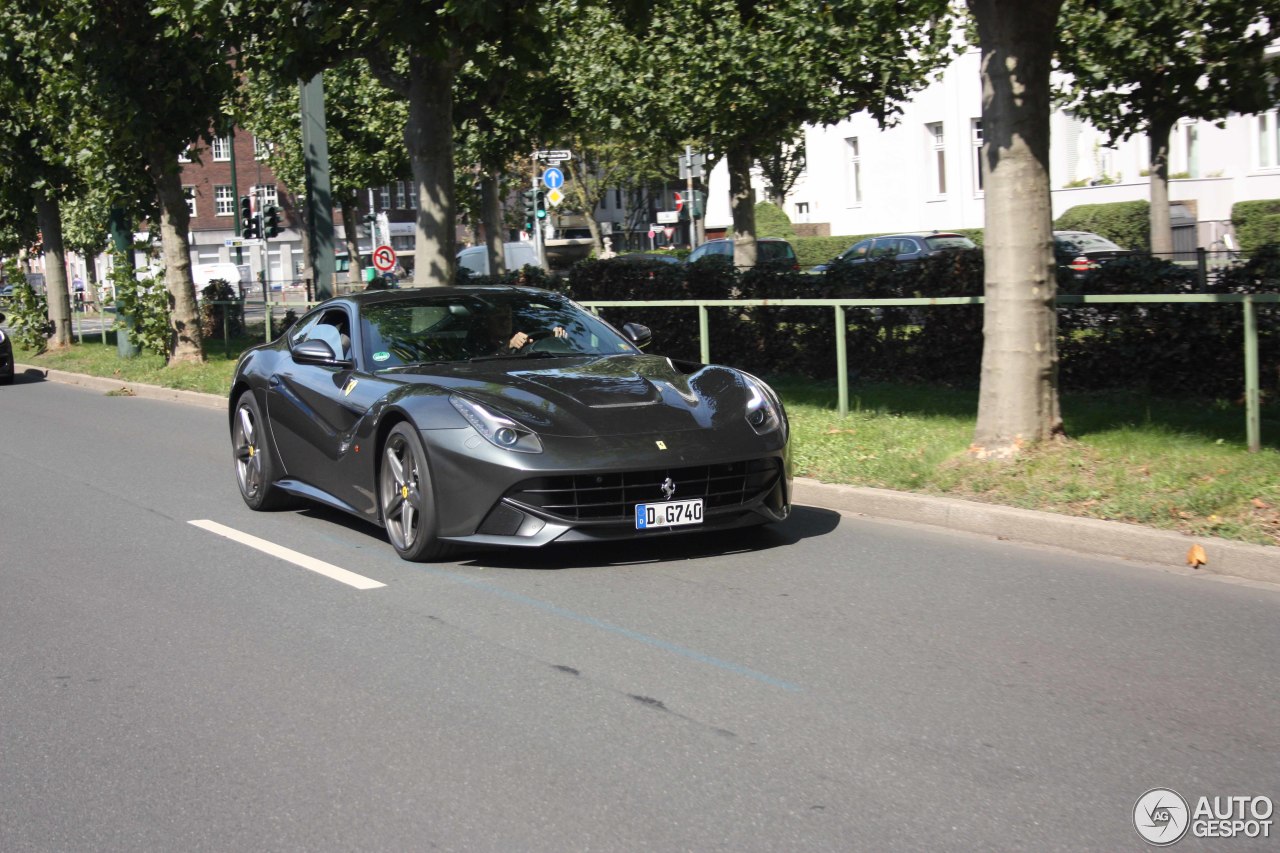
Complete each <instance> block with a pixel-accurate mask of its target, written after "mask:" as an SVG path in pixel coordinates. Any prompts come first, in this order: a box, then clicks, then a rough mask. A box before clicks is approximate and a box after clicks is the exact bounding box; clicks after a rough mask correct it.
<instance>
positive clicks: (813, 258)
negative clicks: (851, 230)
mask: <svg viewBox="0 0 1280 853" xmlns="http://www.w3.org/2000/svg"><path fill="white" fill-rule="evenodd" d="M861 239H863V238H861V237H792V238H791V245H792V246H794V247H795V249H796V259H797V260H798V261H799V263H800V268H801V269H805V268H806V267H811V266H813V265H814V264H825V263H827V262H828V261H830V260H831V259H832V258H834V257H835V256H836V255H838V254H840V253H841V252H843V251H844V250H845V249H847V248H849V247H850V246H852V245H853V244H854V243H856V242H858V241H859V240H861Z"/></svg>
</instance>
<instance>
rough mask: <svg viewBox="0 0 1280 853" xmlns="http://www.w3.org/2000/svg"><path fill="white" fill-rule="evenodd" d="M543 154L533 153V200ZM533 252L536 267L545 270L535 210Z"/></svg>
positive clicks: (540, 229) (539, 225) (545, 257)
mask: <svg viewBox="0 0 1280 853" xmlns="http://www.w3.org/2000/svg"><path fill="white" fill-rule="evenodd" d="M544 153H546V152H543V151H535V152H534V153H533V185H532V187H531V188H532V190H533V193H534V197H535V198H536V197H537V194H538V181H540V180H541V176H540V175H539V174H538V160H539V159H540V155H542V154H544ZM533 251H534V253H535V254H536V255H537V258H538V266H540V267H542V268H543V269H544V270H545V269H546V268H547V256H546V253H545V252H544V251H543V248H542V223H541V222H539V221H538V216H537V211H536V209H535V211H534V217H533Z"/></svg>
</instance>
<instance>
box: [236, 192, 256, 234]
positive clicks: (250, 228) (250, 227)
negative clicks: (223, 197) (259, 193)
mask: <svg viewBox="0 0 1280 853" xmlns="http://www.w3.org/2000/svg"><path fill="white" fill-rule="evenodd" d="M240 236H241V237H243V238H245V239H246V240H256V239H258V236H259V235H258V218H257V217H256V216H254V215H253V199H252V198H250V197H249V196H247V195H242V196H240Z"/></svg>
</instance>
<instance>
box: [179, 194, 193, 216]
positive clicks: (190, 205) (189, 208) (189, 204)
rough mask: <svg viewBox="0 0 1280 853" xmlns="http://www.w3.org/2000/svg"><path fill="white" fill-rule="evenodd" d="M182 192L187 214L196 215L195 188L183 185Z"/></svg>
mask: <svg viewBox="0 0 1280 853" xmlns="http://www.w3.org/2000/svg"><path fill="white" fill-rule="evenodd" d="M182 194H183V195H184V196H186V197H187V215H188V216H195V215H196V188H195V187H183V188H182Z"/></svg>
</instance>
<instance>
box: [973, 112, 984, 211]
mask: <svg viewBox="0 0 1280 853" xmlns="http://www.w3.org/2000/svg"><path fill="white" fill-rule="evenodd" d="M970 128H971V135H972V137H973V186H974V193H975V194H980V193H982V192H983V190H984V189H985V187H983V185H982V119H980V118H975V119H973V120H972V122H971V123H970Z"/></svg>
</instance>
